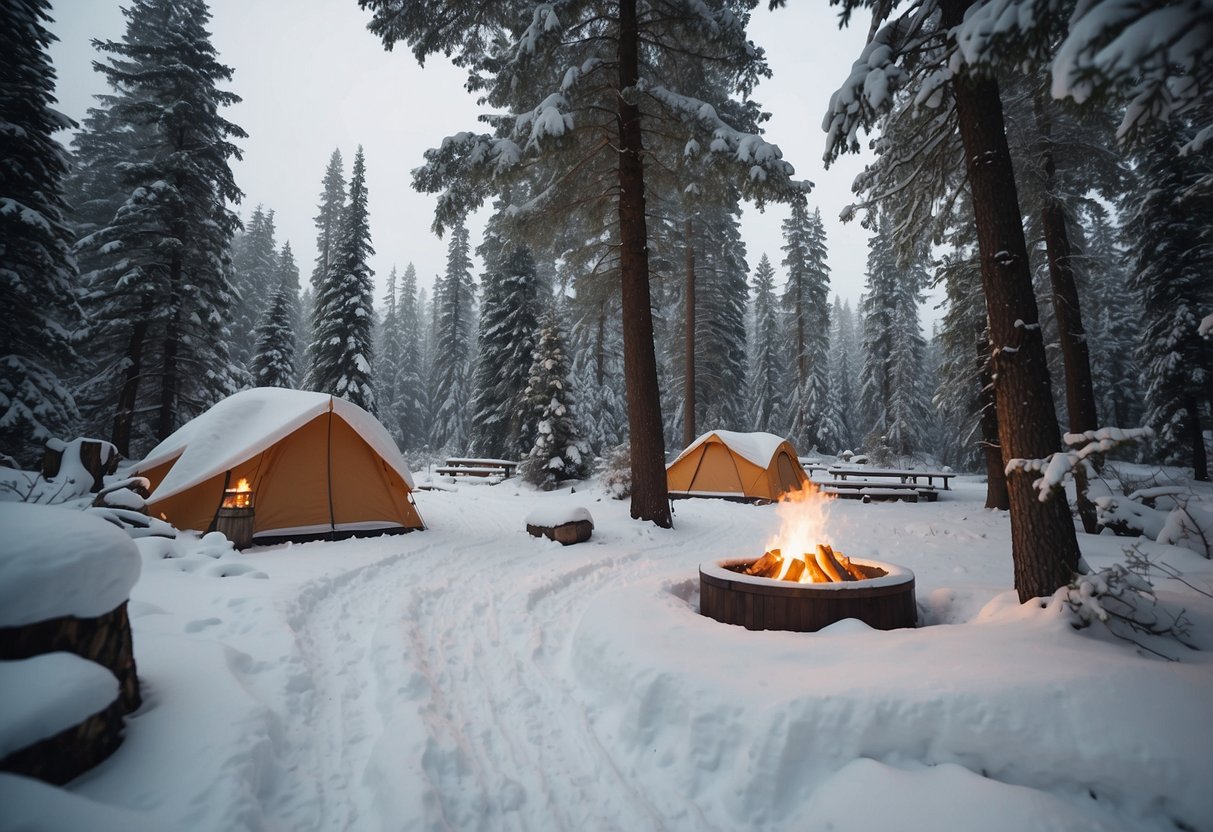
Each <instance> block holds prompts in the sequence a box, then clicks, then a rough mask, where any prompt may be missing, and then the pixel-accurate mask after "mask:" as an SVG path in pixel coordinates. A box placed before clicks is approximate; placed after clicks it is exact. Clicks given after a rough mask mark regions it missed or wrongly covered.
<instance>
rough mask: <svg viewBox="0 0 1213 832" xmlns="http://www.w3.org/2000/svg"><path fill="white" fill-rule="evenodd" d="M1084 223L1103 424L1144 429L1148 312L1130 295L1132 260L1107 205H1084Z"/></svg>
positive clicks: (1087, 300) (1082, 265)
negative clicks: (1138, 354)
mask: <svg viewBox="0 0 1213 832" xmlns="http://www.w3.org/2000/svg"><path fill="white" fill-rule="evenodd" d="M1083 218H1084V219H1083V223H1082V225H1083V227H1084V228H1085V229H1086V233H1085V234H1084V244H1083V246H1082V252H1081V254H1080V255H1079V256H1078V260H1079V266H1078V268H1079V270H1080V272H1081V273H1083V274H1085V275H1086V294H1085V296H1084V301H1083V302H1084V304H1085V305H1086V306H1087V307H1088V308H1089V309H1090V310H1091V315H1090V319H1091V326H1090V327H1089V328H1088V330H1087V335H1088V338H1089V339H1090V341H1091V374H1092V376H1093V380H1094V386H1095V396H1096V406H1097V409H1098V411H1099V417H1100V418H1099V423H1100V424H1101V425H1118V426H1125V427H1130V426H1134V425H1140V424H1141V423H1142V416H1143V411H1142V402H1143V400H1144V399H1145V391H1144V390H1143V387H1142V374H1141V371H1140V369H1139V367H1138V366H1137V361H1136V360H1135V356H1134V350H1135V348H1136V346H1137V330H1138V328H1139V326H1140V321H1141V320H1142V311H1141V307H1140V306H1139V304H1138V297H1137V295H1136V294H1135V293H1133V292H1130V291H1129V285H1128V275H1127V269H1126V264H1127V262H1128V259H1129V258H1128V255H1127V254H1126V252H1125V250H1124V249H1122V247H1121V246H1120V245H1119V244H1118V243H1117V235H1118V233H1119V231H1118V229H1117V228H1115V227H1114V226H1113V224H1112V221H1111V218H1110V216H1109V214H1108V210H1107V209H1106V208H1104V207H1103V205H1101V204H1100V203H1099V202H1097V201H1094V200H1092V201H1091V202H1089V203H1088V204H1086V205H1084V206H1083Z"/></svg>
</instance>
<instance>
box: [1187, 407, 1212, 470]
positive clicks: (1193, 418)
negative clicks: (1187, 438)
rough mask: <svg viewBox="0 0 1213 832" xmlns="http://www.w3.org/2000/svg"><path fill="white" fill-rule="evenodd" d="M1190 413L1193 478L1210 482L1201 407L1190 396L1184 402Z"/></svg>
mask: <svg viewBox="0 0 1213 832" xmlns="http://www.w3.org/2000/svg"><path fill="white" fill-rule="evenodd" d="M1184 409H1185V410H1187V411H1188V426H1189V430H1190V431H1191V438H1192V476H1193V477H1194V478H1195V479H1198V480H1200V481H1201V482H1208V481H1209V455H1208V453H1207V452H1206V451H1205V434H1204V428H1203V426H1202V425H1201V424H1200V405H1199V404H1198V403H1197V401H1196V396H1192V395H1189V396H1188V397H1187V398H1186V400H1185V401H1184Z"/></svg>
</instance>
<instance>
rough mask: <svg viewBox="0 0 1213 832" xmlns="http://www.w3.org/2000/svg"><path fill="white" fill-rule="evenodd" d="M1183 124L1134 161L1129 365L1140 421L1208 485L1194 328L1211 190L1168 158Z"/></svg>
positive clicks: (1204, 302) (1206, 257)
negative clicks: (1134, 372) (1135, 315)
mask: <svg viewBox="0 0 1213 832" xmlns="http://www.w3.org/2000/svg"><path fill="white" fill-rule="evenodd" d="M1210 109H1213V107H1211V108H1210ZM1187 121H1188V120H1187V119H1186V118H1176V119H1173V120H1172V121H1171V122H1170V123H1168V124H1167V125H1160V126H1158V127H1156V128H1155V132H1156V136H1155V141H1153V142H1151V143H1148V144H1146V145H1144V146H1143V149H1142V151H1141V152H1140V153H1139V154H1138V174H1139V176H1140V181H1139V185H1138V188H1137V190H1136V192H1135V193H1134V194H1133V199H1132V203H1133V205H1135V206H1136V207H1135V209H1134V210H1133V212H1132V213H1131V214H1130V216H1129V219H1128V222H1127V228H1126V230H1127V233H1128V236H1129V239H1131V240H1132V241H1133V247H1132V250H1133V261H1132V275H1133V277H1132V283H1131V285H1132V288H1133V291H1134V292H1135V293H1136V294H1137V297H1138V298H1139V300H1140V303H1141V306H1142V310H1143V311H1144V313H1145V317H1144V324H1145V325H1144V327H1142V329H1141V334H1140V338H1141V341H1140V346H1139V347H1138V353H1137V357H1138V361H1139V362H1140V363H1141V366H1142V367H1143V368H1144V369H1145V377H1146V379H1147V380H1148V381H1147V387H1146V423H1147V424H1148V425H1149V426H1150V427H1151V428H1153V429H1154V432H1155V435H1156V437H1157V442H1158V445H1159V447H1160V448H1161V449H1162V450H1163V451H1164V453H1165V454H1166V457H1167V459H1168V460H1170V461H1172V462H1183V463H1185V464H1189V465H1191V466H1192V467H1193V470H1194V472H1195V476H1196V479H1198V480H1208V479H1209V462H1208V451H1207V449H1206V448H1205V442H1204V430H1205V429H1206V428H1207V427H1208V426H1209V424H1210V414H1211V413H1213V345H1211V344H1210V343H1209V341H1207V340H1205V339H1203V338H1201V337H1200V335H1199V334H1198V331H1197V328H1198V326H1199V324H1200V321H1201V319H1202V318H1203V317H1204V316H1205V315H1207V314H1208V313H1209V310H1210V309H1213V281H1211V280H1210V279H1209V276H1210V274H1213V239H1211V234H1210V225H1209V218H1210V217H1213V190H1210V189H1207V188H1201V187H1199V183H1200V181H1201V179H1202V178H1204V177H1207V176H1208V173H1209V166H1208V162H1207V160H1205V159H1203V158H1201V157H1200V156H1195V155H1189V156H1181V155H1180V154H1179V152H1178V148H1179V147H1181V146H1184V145H1189V144H1191V143H1192V142H1193V141H1194V138H1193V131H1194V127H1192V126H1190V125H1189V124H1188V123H1187Z"/></svg>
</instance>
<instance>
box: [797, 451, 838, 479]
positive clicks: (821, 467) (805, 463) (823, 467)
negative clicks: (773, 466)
mask: <svg viewBox="0 0 1213 832" xmlns="http://www.w3.org/2000/svg"><path fill="white" fill-rule="evenodd" d="M797 462H799V463H800V467H801V468H803V469H804V470H805V471H806V472H807V473H808V475H809V476H810V477H811V476H813V472H814V471H823V472H824V471H828V470H830V466H829V465H827V464H826V463H824V462H822V461H821V460H820V459H815V458H812V457H807V456H802V457H800V459H798V460H797Z"/></svg>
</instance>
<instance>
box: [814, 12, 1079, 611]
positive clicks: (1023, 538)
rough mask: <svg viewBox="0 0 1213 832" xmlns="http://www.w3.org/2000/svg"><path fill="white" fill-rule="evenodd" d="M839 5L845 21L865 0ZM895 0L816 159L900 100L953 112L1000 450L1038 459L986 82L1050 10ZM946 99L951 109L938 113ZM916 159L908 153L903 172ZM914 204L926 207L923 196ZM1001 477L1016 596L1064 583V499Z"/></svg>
mask: <svg viewBox="0 0 1213 832" xmlns="http://www.w3.org/2000/svg"><path fill="white" fill-rule="evenodd" d="M840 2H841V5H842V12H841V14H842V19H843V21H844V22H845V21H848V20H849V19H850V16H851V14H852V13H853V12H854V11H855V10H856V9H859V8H865V7H867V6H869V5H870V4H868V3H867V2H866V0H840ZM1024 2H1029V0H1024ZM902 5H903V4H902V3H900V2H897V0H894V1H893V2H888V3H882V4H878V5H877V6H876V7H875V8H874V17H873V21H872V30H871V31H872V34H871V37H870V38H869V41H868V44H867V45H866V46H865V47H864V50H863V53H862V54H861V55H860V56H859V59H858V60H856V62H855V63H854V65H853V66H852V71H851V74H850V76H849V77H848V79H847V81H846V82H845V83H844V85H843V87H842V88H841V89H839V90H838V91H837V92H836V93H835V94H834V95H833V97H832V98H831V102H830V108H829V112H828V114H827V116H826V128H827V140H826V158H827V161H832V160H833V159H835V158H836V157H837V156H838V155H839V154H841V153H844V152H848V151H854V150H857V149H858V147H859V142H858V139H857V135H858V132H859V129H860V128H861V127H864V128H867V129H872V128H873V127H875V126H877V125H879V124H883V123H884V122H885V120H886V117H887V116H888V114H889V112H890V110H891V109H892V107H893V105H894V104H895V102H897V101H899V100H913V101H916V102H919V103H924V104H930V105H935V109H937V110H941V114H940V115H939V116H938V118H940V119H942V120H944V121H947V120H948V119H950V118H951V117H952V116H951V114H953V113H954V117H955V121H954V122H953V123H954V124H955V125H956V127H957V129H958V132H959V135H960V139H961V146H962V147H963V158H964V161H965V164H964V166H963V167H962V168H960V169H961V170H964V171H966V172H967V174H968V185H969V188H968V190H969V193H970V196H971V198H972V205H973V213H974V215H975V217H976V219H977V239H978V245H979V248H980V252H981V264H982V286H983V288H984V293H985V296H986V305H987V312H988V319H989V326H990V334H991V342H992V345H993V348H994V356H995V366H994V368H993V378H994V387H995V400H996V404H997V407H998V426H999V436H1000V441H1001V445H1002V452H1003V456H1004V459H1016V458H1019V459H1043V458H1044V457H1046V456H1048V455H1049V454H1051V453H1053V452H1054V451H1055V450H1056V449H1057V447H1058V444H1059V441H1058V440H1059V436H1058V430H1057V413H1056V410H1055V409H1054V406H1053V396H1052V390H1051V389H1050V381H1049V372H1048V365H1047V361H1046V355H1045V348H1044V341H1043V338H1042V335H1041V332H1040V328H1039V326H1038V325H1039V323H1040V315H1039V313H1038V310H1037V305H1036V297H1035V295H1034V293H1033V290H1032V276H1031V271H1030V268H1029V261H1028V251H1027V244H1026V242H1025V239H1024V233H1023V219H1022V218H1023V215H1022V212H1021V211H1020V208H1019V198H1018V193H1017V190H1016V186H1015V174H1014V170H1013V168H1012V165H1011V158H1010V152H1009V150H1008V148H1007V139H1006V128H1005V124H1004V121H1003V114H1002V107H1001V101H1000V98H999V86H998V81H997V80H996V78H997V70H999V69H1005V70H1010V69H1011V68H1012V65H1013V64H1016V62H1022V60H1023V59H1024V55H1025V52H1027V51H1028V50H1029V49H1030V48H1031V47H1032V46H1035V47H1036V48H1037V49H1039V48H1040V47H1039V44H1040V43H1041V41H1044V40H1047V36H1048V34H1049V33H1050V32H1053V31H1056V29H1055V28H1054V24H1056V23H1058V11H1059V10H1053V9H1050V10H1043V11H1048V12H1050V13H1048V14H1027V13H1024V14H1016V13H1014V12H1013V11H1008V9H1007V5H1008V4H1007V3H984V4H983V3H980V2H974V0H940V2H935V0H931V2H926V3H913V4H906V5H905V7H904V8H903V7H902ZM945 100H946V101H948V102H950V105H949V106H947V107H942V108H941V107H940V106H939V105H942V104H944V102H945ZM915 109H918V110H930V109H932V108H931V107H926V108H915ZM936 134H937V135H941V136H944V137H954V135H955V134H954V133H949V132H943V133H938V132H937V133H936ZM916 146H921V145H920V144H917V143H916ZM920 161H922V160H920ZM916 166H918V165H917V163H915V162H914V161H912V160H911V161H910V163H909V169H912V168H914V167H916ZM917 202H918V204H920V205H923V206H924V210H930V209H931V200H930V199H925V200H918V201H917ZM1008 347H1009V348H1010V349H1006V348H1008ZM1011 480H1012V482H1011V483H1010V485H1009V493H1010V506H1011V541H1012V545H1011V552H1012V560H1013V563H1014V569H1015V587H1016V589H1017V591H1018V593H1019V597H1020V600H1022V601H1025V602H1026V601H1028V600H1029V599H1031V598H1036V597H1039V596H1049V595H1052V594H1053V592H1054V591H1055V590H1056V589H1057V588H1058V587H1061V586H1066V585H1067V584H1068V583H1069V581H1070V578H1071V576H1072V574H1073V573H1074V571H1075V570H1076V569H1077V567H1078V541H1077V538H1076V535H1075V532H1074V525H1073V523H1072V522H1071V518H1070V511H1069V507H1068V506H1067V505H1066V503H1065V500H1064V499H1059V498H1054V499H1051V500H1048V501H1044V502H1041V501H1040V500H1039V499H1038V496H1039V495H1038V492H1037V491H1036V489H1035V488H1033V480H1032V478H1031V477H1030V476H1029V475H1027V474H1026V473H1025V474H1021V475H1018V476H1015V477H1012V478H1011Z"/></svg>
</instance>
